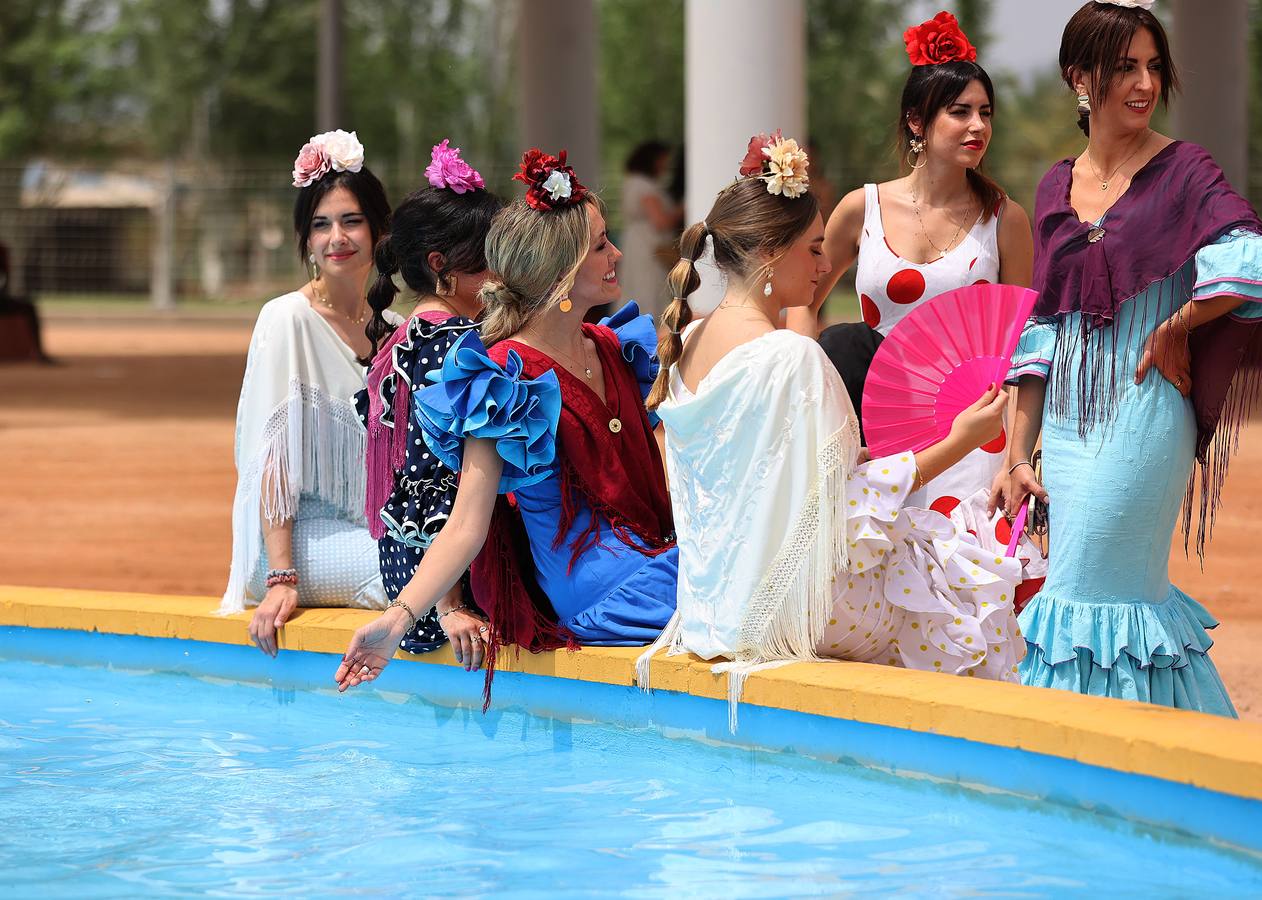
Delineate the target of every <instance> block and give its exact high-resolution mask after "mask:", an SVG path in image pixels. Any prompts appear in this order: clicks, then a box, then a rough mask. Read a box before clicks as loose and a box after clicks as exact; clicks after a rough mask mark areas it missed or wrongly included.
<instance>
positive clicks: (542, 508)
mask: <svg viewBox="0 0 1262 900" xmlns="http://www.w3.org/2000/svg"><path fill="white" fill-rule="evenodd" d="M515 178H516V179H517V180H520V181H523V182H525V183H526V185H527V193H526V197H525V199H524V200H519V201H517V202H516V203H513V204H511V205H510V206H508V207H506V208H505V209H503V210H501V211H500V212H499V213H498V214H497V215H496V216H495V219H494V221H493V223H492V225H491V230H490V232H489V234H488V235H487V240H486V258H487V263H488V264H489V266H490V268H491V270H492V271H493V272H495V276H494V278H493V280H491V281H488V282H487V283H486V284H485V285H484V286H483V288H482V290H481V292H480V296H481V298H482V302H483V304H484V305H485V309H486V312H485V317H484V319H483V324H482V329H481V335H480V336H479V334H478V333H477V332H476V331H474V330H469V331H467V332H466V333H465V334H463V335H462V336H461V337H460V338H459V339H458V340H457V341H456V342H455V343H454V344H453V345H452V347H451V349H450V350H449V351H448V352H447V353H446V356H445V357H444V359H443V361H442V364H441V366H440V367H438V369H437V370H435V371H431V372H429V373H428V374H427V375H426V378H427V379H428V380H429V381H430V382H432V383H431V384H430V385H429V386H427V387H420V382H419V379H418V381H417V387H418V388H420V389H419V390H414V393H413V395H412V415H413V416H414V417H415V419H416V420H417V422H418V423H419V424H420V427H421V429H422V431H423V438H424V442H425V445H426V448H427V451H426V452H429V453H432V454H433V455H435V456H437V457H438V458H439V459H440V460H442V462H443V463H444V465H446V466H448V467H449V468H450V469H451V470H453V471H458V472H459V473H460V481H459V488H458V490H457V492H456V498H455V504H454V506H453V508H452V511H451V515H450V518H449V519H448V520H447V522H446V524H445V525H444V526H443V528H442V530H441V531H440V532H439V533H438V535H437V536H436V537H435V538H434V539H433V542H432V543H431V544H430V546H429V548H428V549H427V550H426V552H425V555H424V556H423V558H422V559H421V562H420V564H419V565H418V566H417V567H416V571H415V573H414V574H413V575H412V577H411V579H410V580H409V581H408V583H407V585H406V586H405V587H403V589H402V590H401V591H400V593H399V595H398V597H397V598H396V600H395V601H394V603H393V604H392V605H391V608H389V609H387V610H386V612H385V613H384V614H383V615H382V616H381V617H379V618H378V619H377V620H375V621H374V622H371V623H369V624H368V625H365V626H364V627H363V628H360V629H359V630H358V631H357V632H356V633H355V635H354V637H353V638H352V640H351V644H350V647H349V648H348V649H347V651H346V654H345V656H344V657H343V660H342V664H341V665H340V666H339V668H338V671H337V674H336V680H337V682H338V685H339V688H340V689H342V690H345V689H346V688H348V687H351V686H354V685H357V684H360V683H362V682H364V681H371V680H373V679H374V678H376V677H377V676H378V675H380V674H381V671H382V669H383V668H384V667H385V666H386V664H387V663H388V662H389V660H390V658H391V657H392V656H393V654H394V648H395V647H397V646H398V643H399V640H400V638H401V637H402V636H403V635H404V634H405V633H406V632H407V631H408V630H409V629H411V628H413V627H414V624H415V622H416V620H417V619H418V618H419V617H420V616H423V615H424V614H425V613H427V612H428V611H429V610H430V609H431V608H433V607H434V605H435V604H436V603H438V602H439V601H440V600H441V599H442V598H443V597H444V596H446V595H447V594H448V592H449V591H450V590H451V589H452V587H453V586H454V585H455V584H456V583H457V582H458V581H459V580H460V578H461V577H462V576H463V574H464V572H465V570H466V569H469V568H470V564H471V563H472V569H471V576H472V589H473V595H474V597H476V598H477V602H478V606H479V607H481V609H482V610H484V611H485V613H486V615H487V619H488V623H487V624H484V625H479V626H478V630H477V632H476V634H477V638H476V639H475V640H473V641H472V643H471V645H470V646H469V647H468V650H467V656H466V655H464V654H465V653H466V651H465V649H464V647H463V646H462V647H461V652H462V656H464V658H465V660H466V665H469V666H472V667H475V668H476V667H477V666H479V665H481V664H483V662H485V664H486V667H487V675H486V679H487V680H486V684H487V691H488V693H487V695H486V697H487V701H488V702H489V689H490V681H491V677H492V674H493V671H494V664H495V661H496V651H497V649H498V648H499V647H500V646H503V645H511V646H515V647H519V648H520V647H525V648H526V649H528V650H531V651H539V650H545V649H551V648H558V647H564V646H575V645H578V644H605V645H627V644H645V643H648V642H649V641H651V640H653V639H654V638H655V637H656V636H657V635H658V634H659V633H660V632H661V629H662V627H663V626H664V625H665V624H666V622H667V621H668V620H669V618H670V616H671V614H672V613H673V612H674V609H675V581H676V576H677V564H676V555H677V554H676V549H675V535H674V525H673V523H672V518H671V508H670V497H669V495H668V494H667V491H666V479H665V476H664V473H663V471H662V461H661V455H660V453H659V451H658V444H657V440H656V437H655V435H654V431H653V429H654V426H655V425H656V419H651V418H650V417H649V415H648V413H647V412H646V411H645V407H644V397H645V395H646V394H647V392H648V390H649V387H650V386H651V384H652V382H653V378H654V377H655V375H656V374H657V363H656V360H655V358H654V356H653V350H652V344H653V341H654V338H655V334H654V329H653V324H652V321H651V320H650V318H649V317H648V316H641V315H639V310H638V309H637V308H636V306H635V304H633V303H632V304H628V305H627V306H625V307H624V308H623V309H621V310H619V312H618V314H617V315H615V316H614V317H613V318H612V319H609V320H607V324H601V325H585V324H583V316H584V314H585V313H586V312H587V311H588V310H590V309H591V308H593V307H595V306H598V305H600V304H603V303H615V302H617V301H618V300H620V299H621V295H622V289H621V287H620V286H619V284H618V279H617V276H616V274H615V265H616V263H617V261H618V258H619V257H620V256H621V254H620V253H619V251H618V249H617V248H616V247H615V246H614V245H613V243H612V242H611V241H610V240H609V235H608V234H607V233H606V230H605V219H604V213H603V210H602V208H601V205H600V203H599V201H598V200H597V198H596V197H595V196H594V195H592V194H590V193H589V192H588V191H587V189H586V188H585V187H584V186H583V185H582V184H580V183H579V181H578V179H577V177H576V176H575V174H574V170H573V169H572V168H571V167H570V166H568V165H566V163H565V153H564V152H562V153H561V154H560V157H559V158H558V157H553V156H549V155H546V154H544V153H541V152H540V151H539V150H530V151H529V152H527V153H526V154H525V156H524V157H523V161H522V167H521V171H520V173H519V174H518V175H516V176H515ZM509 495H511V499H510V497H509Z"/></svg>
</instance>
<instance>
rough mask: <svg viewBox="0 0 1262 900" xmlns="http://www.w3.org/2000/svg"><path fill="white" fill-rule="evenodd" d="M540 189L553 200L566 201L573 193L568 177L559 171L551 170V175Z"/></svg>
mask: <svg viewBox="0 0 1262 900" xmlns="http://www.w3.org/2000/svg"><path fill="white" fill-rule="evenodd" d="M542 187H543V189H544V190H545V191H547V192H548V196H549V197H551V198H552V199H553V200H568V199H569V197H570V194H571V193H572V192H573V188H572V186H571V185H570V176H568V175H566V174H565V173H564V172H562V171H561V170H560V169H553V170H552V174H551V175H549V176H548V177H547V179H545V180H544V182H543V185H542Z"/></svg>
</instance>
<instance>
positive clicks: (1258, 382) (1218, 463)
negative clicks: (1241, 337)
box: [1180, 340, 1262, 569]
mask: <svg viewBox="0 0 1262 900" xmlns="http://www.w3.org/2000/svg"><path fill="white" fill-rule="evenodd" d="M1259 408H1262V341H1259V340H1255V341H1253V342H1252V344H1251V345H1250V347H1249V348H1248V351H1247V352H1246V353H1245V356H1244V358H1243V359H1242V360H1241V362H1240V366H1239V368H1237V369H1236V374H1235V377H1234V378H1233V379H1232V381H1231V387H1229V388H1228V389H1227V398H1226V400H1225V401H1224V403H1223V408H1222V413H1221V416H1220V418H1219V420H1218V427H1217V428H1215V430H1214V435H1213V437H1211V438H1210V440H1209V444H1208V445H1207V446H1206V448H1205V452H1204V455H1203V457H1202V456H1201V455H1198V457H1197V460H1196V465H1195V466H1193V468H1192V474H1191V476H1190V477H1189V478H1188V484H1187V491H1186V492H1185V493H1184V495H1183V509H1182V511H1181V513H1180V515H1181V518H1182V519H1183V552H1184V553H1185V554H1187V553H1190V548H1191V538H1192V511H1193V509H1196V510H1197V513H1198V521H1197V527H1196V556H1197V559H1199V560H1200V563H1201V568H1202V569H1204V568H1205V543H1206V541H1208V540H1209V539H1210V538H1212V537H1213V536H1214V519H1215V518H1216V516H1217V513H1218V507H1219V506H1220V505H1221V504H1222V496H1223V484H1224V483H1225V482H1226V481H1227V469H1228V467H1229V466H1230V465H1231V458H1232V457H1233V456H1235V455H1236V454H1237V453H1239V452H1240V430H1241V429H1242V428H1243V427H1244V425H1245V423H1246V422H1248V421H1249V419H1250V417H1251V416H1252V415H1253V414H1254V413H1255V412H1257V411H1258V409H1259ZM1198 483H1199V485H1198ZM1198 486H1199V488H1200V490H1199V496H1197V494H1198V491H1197V488H1198Z"/></svg>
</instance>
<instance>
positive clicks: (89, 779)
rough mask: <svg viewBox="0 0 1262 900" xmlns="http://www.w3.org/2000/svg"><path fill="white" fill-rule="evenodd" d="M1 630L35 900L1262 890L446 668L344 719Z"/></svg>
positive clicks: (262, 686) (4, 788)
mask: <svg viewBox="0 0 1262 900" xmlns="http://www.w3.org/2000/svg"><path fill="white" fill-rule="evenodd" d="M0 631H2V632H3V640H2V641H0V648H3V651H2V652H3V654H4V656H5V657H7V658H6V659H5V660H4V662H3V664H2V665H0V720H2V721H0V774H2V776H3V777H0V835H3V837H0V872H2V873H3V875H2V876H0V883H4V884H5V885H6V886H8V888H9V889H10V892H11V893H16V894H18V895H23V896H26V895H35V894H38V895H40V896H70V895H75V896H82V895H92V896H153V895H166V894H171V893H232V894H256V893H257V894H267V893H281V892H284V893H304V894H313V895H328V894H341V893H368V894H372V895H415V894H426V895H436V894H442V895H454V896H480V895H486V894H490V893H496V894H504V895H510V896H537V895H543V894H550V893H555V892H557V891H564V892H565V893H566V894H575V895H583V894H588V895H613V894H617V895H626V896H632V897H641V896H644V897H650V896H668V895H669V896H681V895H682V896H714V895H719V894H722V895H726V896H730V897H745V896H758V897H776V896H816V895H827V894H836V893H859V892H864V893H879V894H882V895H884V894H891V893H900V894H905V895H909V896H959V895H964V894H975V893H979V892H982V893H997V894H1000V895H1014V894H1020V895H1023V896H1040V895H1051V894H1058V893H1065V892H1069V891H1072V892H1080V891H1087V890H1090V891H1091V892H1093V893H1104V892H1116V893H1121V894H1128V895H1129V894H1140V893H1142V894H1145V895H1148V896H1177V895H1187V894H1190V893H1195V894H1207V895H1211V894H1218V895H1237V896H1238V895H1241V894H1249V893H1257V892H1262V859H1259V857H1258V856H1257V855H1255V854H1249V853H1244V852H1239V851H1234V850H1229V849H1224V848H1218V847H1215V846H1212V845H1211V844H1209V843H1207V842H1205V841H1202V840H1198V839H1195V838H1190V837H1187V836H1181V835H1178V834H1175V833H1173V832H1171V831H1169V830H1165V829H1160V828H1147V827H1142V826H1138V825H1135V824H1133V823H1131V822H1128V821H1126V820H1125V819H1122V818H1118V817H1114V816H1109V815H1097V814H1094V813H1090V812H1085V811H1082V810H1074V809H1071V808H1069V807H1067V806H1063V805H1060V804H1057V803H1048V802H1045V801H1042V800H1037V799H1032V798H1025V797H1021V796H1016V795H1013V794H1010V793H1005V792H1000V791H984V790H975V789H968V788H963V787H959V786H957V785H953V784H948V783H942V782H939V781H936V780H932V779H927V778H908V777H903V776H895V775H893V774H889V773H888V772H882V771H879V770H875V769H873V768H870V767H865V766H861V765H857V764H855V763H851V762H845V761H820V760H818V759H809V758H803V757H801V756H798V755H795V754H792V753H784V752H781V753H773V752H766V751H759V750H753V749H747V748H740V747H732V746H721V745H718V744H716V743H715V742H714V741H713V740H711V739H707V738H706V735H707V732H706V731H705V729H699V730H697V731H688V732H686V733H684V732H683V731H682V730H681V729H678V728H672V727H666V728H663V727H661V726H660V725H659V726H640V727H630V726H628V725H615V724H610V723H609V722H602V721H595V720H593V719H594V715H595V713H596V712H600V713H602V714H604V713H608V712H610V711H611V709H612V707H611V706H610V705H609V704H607V703H601V702H597V703H596V704H595V706H594V707H593V714H592V715H587V716H584V715H581V714H575V713H573V712H572V711H571V712H569V713H558V714H555V715H550V716H549V715H532V714H530V713H527V712H524V711H522V710H521V709H517V708H511V707H512V706H514V705H515V704H514V703H513V701H512V699H511V698H512V697H513V696H514V693H513V682H512V679H511V678H505V684H504V685H503V687H504V688H505V691H504V692H503V693H504V695H505V696H504V700H505V703H506V705H507V706H508V707H510V708H503V707H502V706H497V708H496V709H493V710H492V712H490V713H489V714H487V715H486V716H483V715H482V714H481V713H480V712H478V711H477V710H476V700H475V699H474V698H476V696H477V682H478V679H477V676H476V675H472V676H466V675H465V673H463V672H452V671H450V670H446V667H429V666H417V665H412V666H408V665H407V664H401V668H402V669H412V670H426V669H428V670H432V671H433V674H434V678H433V679H432V680H433V682H434V688H433V691H432V692H428V693H431V694H432V695H433V696H435V697H437V701H436V702H434V701H431V700H426V699H423V698H422V697H420V696H419V694H423V693H427V692H426V691H413V690H394V691H392V690H389V689H388V688H389V685H390V682H389V681H387V680H386V679H384V678H383V680H382V681H381V682H379V683H378V684H379V685H382V687H383V689H381V690H377V691H364V692H361V693H358V694H351V695H347V696H338V695H336V694H335V693H334V692H333V691H332V690H331V689H329V688H326V687H323V686H322V685H323V684H326V683H327V681H326V679H327V678H328V677H329V673H330V672H331V663H332V662H333V659H334V658H333V657H330V656H328V655H326V654H308V653H291V654H287V655H286V654H282V657H281V659H280V660H278V661H276V662H279V663H280V665H278V666H272V667H270V668H269V667H268V666H267V665H266V663H268V662H271V661H265V660H262V658H261V656H260V655H259V654H258V653H257V652H256V651H252V650H247V649H246V648H241V647H232V646H219V645H213V644H205V643H202V642H197V641H181V640H157V639H149V638H136V637H122V636H113V635H95V634H82V633H75V632H68V633H58V632H49V631H41V630H36V629H20V628H19V629H0ZM256 657H257V659H256ZM38 658H43V659H45V660H47V659H51V658H55V659H59V660H63V661H65V660H74V661H77V662H78V663H80V664H77V665H62V664H49V663H48V662H46V661H45V662H40V661H33V660H34V659H38ZM110 661H112V662H113V663H114V668H107V667H105V666H104V665H102V663H106V662H110ZM439 670H442V671H439ZM176 673H179V674H176ZM421 674H425V673H421ZM521 677H528V676H519V678H521ZM413 678H415V675H414V676H413ZM444 679H454V680H456V681H459V682H460V684H461V685H462V687H461V688H460V689H459V690H457V691H456V692H455V693H457V694H458V693H461V692H467V696H466V697H465V698H464V699H461V698H459V697H456V698H455V699H447V700H444V699H443V697H444V696H447V695H450V694H452V691H451V690H450V689H449V687H445V686H444V685H443V684H442V683H441V682H443V681H444ZM408 683H409V682H408V681H407V680H405V679H404V678H402V677H401V678H399V679H398V681H396V686H399V687H402V686H404V685H406V684H408ZM611 690H614V689H612V688H611ZM624 693H625V694H626V696H625V697H624V698H623V699H614V700H613V701H612V703H613V704H614V705H616V704H618V703H631V702H634V700H635V695H634V694H633V693H629V692H619V696H622V694H624ZM690 699H691V698H690ZM698 702H706V703H712V704H714V701H698ZM560 705H564V703H563V702H561V701H558V706H560ZM714 705H716V706H718V707H719V708H718V709H717V710H716V716H717V717H719V718H722V717H723V716H724V712H723V710H722V707H721V704H714ZM608 718H614V719H616V718H617V717H616V715H611V716H609V717H608ZM748 718H749V719H751V720H756V718H757V717H756V716H750V717H748ZM755 724H756V723H755ZM672 734H674V735H677V736H676V737H671V736H669V735H672ZM699 737H700V738H703V739H701V740H698V739H695V738H699ZM993 759H995V760H1000V761H1001V760H1002V759H1003V758H1002V757H994V758H993ZM996 774H998V773H996ZM1000 780H1001V779H1000ZM1154 802H1161V798H1160V797H1159V796H1154Z"/></svg>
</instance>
